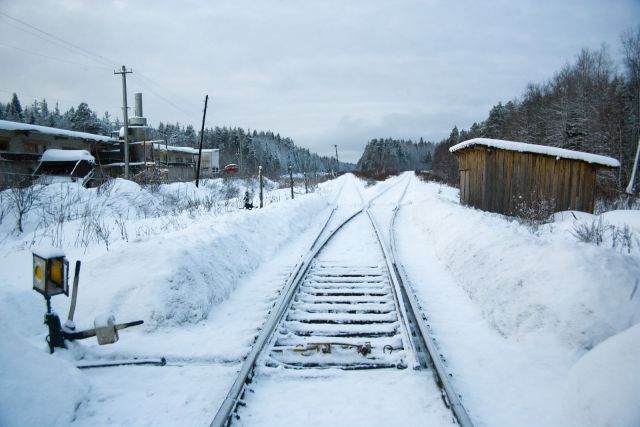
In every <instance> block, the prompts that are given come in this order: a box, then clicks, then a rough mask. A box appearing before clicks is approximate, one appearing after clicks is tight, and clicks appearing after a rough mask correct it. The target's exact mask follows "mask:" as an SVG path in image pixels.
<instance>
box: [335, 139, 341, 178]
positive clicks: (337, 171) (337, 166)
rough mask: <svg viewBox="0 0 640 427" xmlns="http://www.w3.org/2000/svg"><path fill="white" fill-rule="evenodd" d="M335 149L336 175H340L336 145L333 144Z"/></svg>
mask: <svg viewBox="0 0 640 427" xmlns="http://www.w3.org/2000/svg"><path fill="white" fill-rule="evenodd" d="M334 147H336V175H337V174H339V173H340V160H338V145H337V144H334Z"/></svg>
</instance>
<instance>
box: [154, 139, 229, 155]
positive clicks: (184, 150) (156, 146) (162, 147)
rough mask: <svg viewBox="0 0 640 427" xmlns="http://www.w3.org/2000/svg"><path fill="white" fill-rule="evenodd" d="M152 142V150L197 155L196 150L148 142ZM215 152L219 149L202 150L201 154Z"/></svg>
mask: <svg viewBox="0 0 640 427" xmlns="http://www.w3.org/2000/svg"><path fill="white" fill-rule="evenodd" d="M150 142H153V148H154V150H160V151H163V150H165V149H166V150H167V151H175V152H180V153H188V154H198V149H197V148H191V147H176V146H175V145H167V146H165V144H164V143H157V142H155V141H150ZM216 151H220V149H219V148H203V149H202V152H203V153H214V152H216Z"/></svg>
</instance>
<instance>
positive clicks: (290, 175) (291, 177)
mask: <svg viewBox="0 0 640 427" xmlns="http://www.w3.org/2000/svg"><path fill="white" fill-rule="evenodd" d="M289 185H291V198H292V199H293V167H292V166H291V163H289Z"/></svg>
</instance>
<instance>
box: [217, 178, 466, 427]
mask: <svg viewBox="0 0 640 427" xmlns="http://www.w3.org/2000/svg"><path fill="white" fill-rule="evenodd" d="M345 179H348V177H345ZM351 179H352V180H353V178H351ZM400 182H402V181H399V182H398V183H400ZM351 185H355V183H354V182H352V184H351ZM407 185H408V182H407ZM388 188H389V187H387V189H388ZM405 189H406V187H405ZM385 191H386V190H385ZM358 193H359V191H358ZM381 194H382V193H380V194H379V195H378V196H380V195H381ZM402 194H403V195H404V193H402ZM401 198H402V197H401ZM401 198H400V199H401ZM360 199H361V200H362V196H361V195H360ZM374 199H375V198H374ZM374 199H371V200H370V201H369V203H371V201H372V200H374ZM399 202H400V200H398V201H397V203H399ZM367 206H368V205H365V204H364V203H363V206H362V209H357V210H356V211H355V213H351V214H348V215H343V216H342V218H343V219H342V220H336V219H335V218H334V223H333V227H328V226H325V228H323V232H321V233H320V235H319V236H318V238H317V239H316V241H315V242H314V245H313V247H312V248H311V250H310V252H309V253H308V254H307V255H305V256H304V257H303V258H302V259H301V262H300V263H299V264H298V265H297V267H296V269H295V271H294V272H293V273H292V275H291V279H290V281H289V282H288V283H287V285H286V287H285V288H284V290H283V291H282V293H281V297H280V300H279V301H278V303H277V304H276V305H275V306H274V308H273V309H272V312H271V314H270V317H269V319H268V320H267V321H266V323H265V325H264V327H263V329H262V330H261V333H260V334H259V336H258V337H257V338H256V342H255V344H254V347H253V348H252V350H251V352H250V353H249V355H248V356H247V358H246V359H245V361H244V364H243V366H242V368H241V370H240V372H239V374H238V377H237V379H236V381H235V383H234V384H233V386H232V388H231V390H230V392H229V394H228V395H227V397H226V398H225V400H224V402H223V404H222V406H221V407H220V409H219V410H218V412H217V414H216V417H215V419H214V420H213V422H212V423H211V426H224V425H230V424H232V422H233V420H239V419H240V420H241V419H242V417H243V414H245V415H247V414H248V415H247V419H251V420H253V421H255V420H256V418H255V416H252V415H251V412H250V411H249V412H247V409H246V408H244V406H246V405H249V408H251V407H252V406H253V403H252V402H253V399H255V398H254V397H253V393H252V396H251V397H249V396H247V392H248V391H253V389H254V388H256V387H257V388H258V390H259V389H260V385H259V383H260V382H259V381H257V384H256V382H254V379H255V378H256V376H257V377H259V376H260V375H259V374H261V373H264V374H266V375H267V376H273V375H278V374H277V373H283V372H286V371H290V372H292V373H295V372H297V373H298V374H297V375H300V372H302V373H303V375H311V376H313V375H318V372H321V371H319V370H318V368H322V369H324V370H325V371H326V370H327V369H329V370H330V371H334V370H335V369H339V370H342V371H352V370H370V369H382V371H378V372H393V371H396V372H405V373H406V372H409V375H411V374H410V372H414V370H424V371H425V372H427V371H429V372H430V373H431V375H428V376H427V377H424V375H423V376H422V377H421V378H432V379H433V380H432V381H427V380H425V381H424V382H425V384H424V386H425V389H428V388H429V387H432V388H433V389H435V390H436V392H437V393H441V394H442V397H443V399H442V403H441V407H438V408H432V409H431V412H433V414H434V417H435V418H433V419H434V420H439V421H441V422H442V424H443V425H446V424H450V423H451V421H452V419H453V420H454V421H457V422H458V423H460V424H461V425H463V426H471V422H470V421H469V418H468V416H467V414H466V411H464V408H463V407H462V405H461V403H460V402H459V398H458V396H457V394H455V391H454V390H453V388H452V387H451V385H450V384H449V381H448V378H446V376H447V374H446V373H445V372H444V368H443V367H442V364H441V363H438V362H439V360H435V361H434V358H433V357H432V356H431V354H432V352H433V351H434V349H433V348H432V343H430V342H429V341H430V338H429V337H428V336H426V331H425V327H424V325H423V319H422V317H421V314H420V313H418V312H417V308H416V304H415V301H410V299H411V295H412V293H411V292H407V291H406V289H404V288H403V283H402V274H401V273H402V271H401V268H400V269H399V268H398V266H397V265H396V263H395V261H394V259H393V254H392V252H391V251H390V249H389V248H388V244H387V243H386V242H385V241H384V240H385V239H384V238H383V237H382V236H381V232H380V229H379V227H378V225H377V224H376V221H375V219H374V217H373V216H372V215H371V213H370V212H369V211H368V209H367ZM396 209H397V208H396ZM394 212H395V211H394ZM391 223H393V221H392V222H391ZM389 234H390V238H391V242H390V243H392V242H393V239H392V237H393V236H392V231H390V232H389ZM385 368H386V369H385ZM406 368H409V369H406ZM283 369H284V370H285V371H283ZM389 369H391V371H389ZM305 372H306V374H305ZM314 372H315V373H314ZM385 375H389V374H385ZM404 378H406V376H405V377H404ZM428 382H430V384H428ZM400 383H402V382H400ZM250 385H251V388H250ZM435 385H437V386H438V388H439V390H441V391H440V392H438V391H437V390H438V388H435ZM372 386H373V383H372ZM335 391H336V393H338V392H339V390H335ZM399 393H407V394H410V393H412V391H411V389H409V390H406V391H405V390H402V391H400V392H399ZM381 398H382V396H381ZM387 399H388V398H387ZM372 403H373V404H375V402H372ZM345 404H348V403H347V402H345ZM285 406H286V405H285ZM445 406H446V407H445ZM243 408H244V409H243ZM449 409H451V410H452V412H449ZM398 411H401V408H398ZM446 414H451V415H446ZM264 421H265V420H262V422H263V423H264ZM271 421H272V422H275V424H279V423H278V422H277V420H271ZM281 421H282V420H281ZM248 424H252V423H251V422H249V423H248ZM266 424H269V423H268V422H267V423H266ZM275 424H272V425H275ZM279 425H281V424H279Z"/></svg>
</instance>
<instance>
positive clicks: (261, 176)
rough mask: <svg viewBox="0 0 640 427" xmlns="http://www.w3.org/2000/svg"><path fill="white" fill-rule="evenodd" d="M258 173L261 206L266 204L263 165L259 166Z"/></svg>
mask: <svg viewBox="0 0 640 427" xmlns="http://www.w3.org/2000/svg"><path fill="white" fill-rule="evenodd" d="M258 175H259V177H260V207H261V208H262V207H263V206H264V196H263V194H264V176H263V175H262V166H258Z"/></svg>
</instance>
